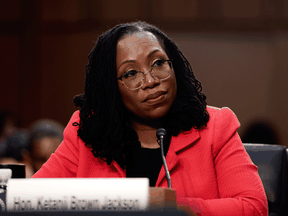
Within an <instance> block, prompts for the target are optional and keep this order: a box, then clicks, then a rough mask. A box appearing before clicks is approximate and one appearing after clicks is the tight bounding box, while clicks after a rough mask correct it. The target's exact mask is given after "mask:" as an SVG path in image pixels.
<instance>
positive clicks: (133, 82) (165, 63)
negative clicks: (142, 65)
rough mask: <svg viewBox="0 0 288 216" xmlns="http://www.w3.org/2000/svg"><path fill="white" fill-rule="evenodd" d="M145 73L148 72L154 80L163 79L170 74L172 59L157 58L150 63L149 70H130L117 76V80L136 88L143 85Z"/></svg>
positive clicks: (131, 88) (129, 87) (132, 88)
mask: <svg viewBox="0 0 288 216" xmlns="http://www.w3.org/2000/svg"><path fill="white" fill-rule="evenodd" d="M147 73H150V74H151V75H152V77H153V78H154V79H155V80H159V81H160V82H161V81H164V80H166V79H168V78H169V77H170V76H171V74H172V61H171V60H162V59H161V60H157V61H156V62H154V64H153V65H152V68H151V70H150V71H147V72H146V73H144V72H142V71H136V70H130V71H128V72H126V73H124V74H123V75H121V76H120V77H119V78H117V80H121V81H122V82H123V83H124V85H125V86H126V87H127V88H128V89H130V90H136V89H139V88H141V87H142V86H143V85H144V82H145V77H146V76H145V75H146V74H147Z"/></svg>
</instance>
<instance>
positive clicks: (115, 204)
mask: <svg viewBox="0 0 288 216" xmlns="http://www.w3.org/2000/svg"><path fill="white" fill-rule="evenodd" d="M148 200H149V180H148V179H145V178H105V179H104V178H61V179H59V178H58V179H57V178H54V179H53V178H49V179H48V178H47V179H44V178H42V179H10V180H9V181H8V187H7V201H6V203H7V210H8V211H113V210H116V211H122V210H123V211H130V210H132V211H135V210H136V211H137V210H141V211H143V210H147V209H148V207H149V204H148Z"/></svg>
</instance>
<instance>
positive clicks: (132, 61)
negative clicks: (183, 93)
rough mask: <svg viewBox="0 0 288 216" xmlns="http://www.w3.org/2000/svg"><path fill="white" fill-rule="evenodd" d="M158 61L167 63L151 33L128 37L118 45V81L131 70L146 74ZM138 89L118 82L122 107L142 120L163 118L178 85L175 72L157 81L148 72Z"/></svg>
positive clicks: (161, 49) (162, 51) (172, 100)
mask: <svg viewBox="0 0 288 216" xmlns="http://www.w3.org/2000/svg"><path fill="white" fill-rule="evenodd" d="M157 60H169V58H168V56H167V54H166V53H165V51H164V49H163V48H162V46H161V45H160V44H159V42H158V40H157V38H156V37H155V36H154V35H153V34H152V33H150V32H138V33H135V34H132V35H127V36H125V37H124V38H123V39H121V40H120V41H119V42H118V45H117V55H116V67H117V78H119V77H120V76H121V75H123V74H124V73H126V72H128V71H130V70H136V71H142V72H143V73H146V72H148V71H150V70H151V66H152V65H153V64H154V63H155V62H156V61H157ZM144 76H145V81H144V84H143V86H142V87H141V88H139V89H137V90H130V89H128V88H127V87H126V86H125V85H124V83H123V82H122V81H121V80H118V87H119V91H120V94H121V98H122V101H123V103H124V105H125V107H126V108H127V109H128V110H129V111H130V112H131V113H133V114H135V115H136V116H138V117H140V118H141V119H145V120H149V119H151V120H152V119H158V118H161V117H163V116H165V115H166V114H167V113H168V111H169V110H170V108H171V106H172V104H173V103H174V101H175V98H176V93H177V84H176V77H175V74H174V70H173V69H172V74H171V76H170V78H168V79H166V80H163V81H159V80H156V79H154V78H153V77H152V76H151V74H150V73H147V74H146V75H144Z"/></svg>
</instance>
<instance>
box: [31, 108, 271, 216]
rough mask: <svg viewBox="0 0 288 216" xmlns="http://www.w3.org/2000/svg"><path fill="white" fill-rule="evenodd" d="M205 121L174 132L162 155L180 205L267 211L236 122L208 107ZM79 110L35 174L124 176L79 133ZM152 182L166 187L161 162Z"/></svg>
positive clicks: (226, 211)
mask: <svg viewBox="0 0 288 216" xmlns="http://www.w3.org/2000/svg"><path fill="white" fill-rule="evenodd" d="M207 110H208V112H209V114H210V120H209V122H208V124H207V127H206V128H204V129H201V130H197V129H191V130H190V131H189V132H184V133H181V134H179V135H178V136H177V137H172V140H171V144H170V147H169V150H168V153H167V156H166V160H167V166H168V169H169V171H170V176H171V182H172V187H173V189H175V191H176V194H177V203H178V204H179V205H188V206H190V207H191V209H192V210H194V211H195V212H196V213H197V214H198V215H221V216H224V215H227V216H228V215H229V216H231V215H233V216H237V215H245V216H249V215H268V204H267V199H266V195H265V191H264V188H263V185H262V182H261V180H260V177H259V175H258V172H257V167H256V166H255V165H254V164H253V162H252V161H251V159H250V157H249V155H248V154H247V153H246V151H245V149H244V147H243V145H242V142H241V140H240V137H239V135H238V133H237V132H236V130H237V129H238V127H239V126H240V124H239V122H238V120H237V117H236V116H235V114H234V113H233V112H232V111H231V110H230V109H229V108H222V109H219V108H215V107H209V106H208V107H207ZM79 121H80V118H79V111H76V112H75V113H74V114H73V116H72V117H71V119H70V121H69V123H68V125H67V127H66V128H65V130H64V140H63V142H62V143H61V144H60V146H59V147H58V149H57V150H56V152H55V153H54V154H52V155H51V157H50V158H49V160H48V161H47V162H46V163H45V164H44V165H43V166H42V168H41V169H40V170H39V171H38V172H37V173H36V174H35V175H34V176H33V177H34V178H62V177H63V178H65V177H69V178H71V177H84V178H86V177H87V178H89V177H91V178H92V177H96V178H98V177H99V178H125V177H126V174H125V170H123V169H122V168H120V166H119V165H118V164H117V163H116V162H115V161H113V162H112V164H111V165H110V166H108V165H107V164H106V163H105V162H104V161H103V160H101V159H99V158H95V157H94V156H93V154H92V153H91V149H89V148H87V147H86V146H85V144H84V142H83V141H82V140H81V139H80V138H79V137H78V136H77V129H78V126H72V123H73V122H79ZM156 187H168V184H167V180H166V178H165V171H164V167H163V166H162V168H161V171H160V173H159V176H158V180H157V182H156Z"/></svg>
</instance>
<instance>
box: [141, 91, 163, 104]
mask: <svg viewBox="0 0 288 216" xmlns="http://www.w3.org/2000/svg"><path fill="white" fill-rule="evenodd" d="M166 95H167V92H164V91H160V92H155V93H153V94H150V95H148V96H147V97H146V98H145V100H144V101H143V102H147V103H159V102H162V101H163V100H164V99H165V98H166Z"/></svg>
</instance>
